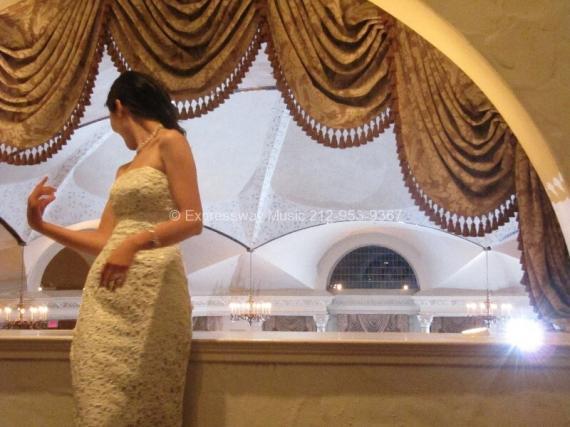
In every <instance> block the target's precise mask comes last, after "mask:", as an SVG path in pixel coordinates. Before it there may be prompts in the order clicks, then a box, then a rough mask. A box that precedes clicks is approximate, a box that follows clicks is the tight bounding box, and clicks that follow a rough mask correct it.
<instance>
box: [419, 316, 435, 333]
mask: <svg viewBox="0 0 570 427" xmlns="http://www.w3.org/2000/svg"><path fill="white" fill-rule="evenodd" d="M417 318H418V321H419V322H420V328H421V331H422V332H424V333H426V334H429V333H430V331H429V329H430V327H431V322H432V321H433V316H432V315H431V314H418V315H417Z"/></svg>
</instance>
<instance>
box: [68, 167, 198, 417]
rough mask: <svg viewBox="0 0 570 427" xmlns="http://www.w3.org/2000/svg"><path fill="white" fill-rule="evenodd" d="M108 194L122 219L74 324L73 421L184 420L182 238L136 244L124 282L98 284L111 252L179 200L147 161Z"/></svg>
mask: <svg viewBox="0 0 570 427" xmlns="http://www.w3.org/2000/svg"><path fill="white" fill-rule="evenodd" d="M110 200H111V203H112V206H113V212H114V215H115V217H116V218H117V223H116V226H115V228H114V230H113V233H112V235H111V237H110V239H109V241H108V242H107V244H106V245H105V247H104V249H103V250H102V251H101V252H100V253H99V255H98V256H97V258H96V259H95V261H94V262H93V264H92V266H91V269H90V271H89V274H88V276H87V280H86V282H85V287H84V290H83V296H82V300H81V306H80V309H79V316H78V319H77V325H76V327H75V329H74V331H73V340H72V344H71V353H70V362H71V377H72V386H73V394H74V404H75V408H74V409H75V414H74V416H75V422H76V424H77V426H80V427H111V426H113V427H121V426H137V427H138V426H153V427H156V426H165V427H175V426H180V425H181V424H182V399H183V394H184V386H185V380H186V369H187V365H188V358H189V353H190V343H191V337H192V329H191V328H192V323H191V311H192V307H191V301H190V294H189V291H188V283H187V280H186V274H185V269H184V265H183V263H182V257H181V254H180V247H179V245H177V244H176V245H172V246H167V247H162V248H156V249H148V250H141V251H139V252H137V254H136V256H135V259H134V262H133V264H132V265H131V266H130V268H129V271H128V273H127V277H126V280H125V282H124V284H123V286H121V287H119V288H117V289H116V290H115V291H109V290H108V289H106V288H103V287H99V278H100V273H101V270H102V268H103V265H104V264H105V261H106V259H107V257H108V255H109V254H110V252H111V251H112V250H113V249H114V248H115V247H116V246H117V245H118V244H119V243H120V242H121V241H122V240H123V239H124V238H125V237H127V236H128V235H130V234H133V233H136V232H138V231H140V230H143V229H146V228H150V227H151V226H152V225H153V224H156V223H159V222H162V221H166V220H168V219H169V212H170V210H171V209H175V203H174V202H173V200H172V198H171V195H170V191H169V188H168V180H167V177H166V175H165V174H164V173H163V172H162V171H159V170H158V169H154V168H152V167H149V166H146V167H142V168H140V167H139V168H136V169H132V170H129V171H127V172H125V173H123V174H122V175H121V176H119V178H117V180H116V181H115V182H114V183H113V186H112V187H111V192H110Z"/></svg>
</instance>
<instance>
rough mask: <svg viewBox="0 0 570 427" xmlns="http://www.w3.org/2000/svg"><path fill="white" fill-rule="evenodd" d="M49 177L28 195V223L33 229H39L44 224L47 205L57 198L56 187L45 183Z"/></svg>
mask: <svg viewBox="0 0 570 427" xmlns="http://www.w3.org/2000/svg"><path fill="white" fill-rule="evenodd" d="M47 179H48V177H47V176H46V177H45V178H44V179H42V180H41V181H40V182H39V183H38V184H37V185H36V186H35V188H34V189H33V190H32V192H31V193H30V196H29V197H28V210H27V216H28V224H29V225H30V228H31V229H32V230H36V231H39V230H41V228H42V225H43V222H44V221H43V218H42V216H43V214H44V210H45V208H46V206H47V205H49V204H50V203H51V202H53V201H54V200H55V194H54V193H55V188H54V187H51V186H49V185H44V184H45V183H46V181H47Z"/></svg>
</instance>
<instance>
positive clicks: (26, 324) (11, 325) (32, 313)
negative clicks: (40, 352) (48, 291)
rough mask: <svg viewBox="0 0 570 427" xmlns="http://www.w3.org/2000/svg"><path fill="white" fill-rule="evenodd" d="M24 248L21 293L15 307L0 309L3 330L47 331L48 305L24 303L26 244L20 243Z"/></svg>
mask: <svg viewBox="0 0 570 427" xmlns="http://www.w3.org/2000/svg"><path fill="white" fill-rule="evenodd" d="M18 244H19V245H20V246H22V263H21V271H20V292H19V298H18V304H16V306H15V307H10V306H5V307H3V308H1V309H0V316H3V322H2V328H3V329H47V327H48V308H47V306H46V305H39V306H34V305H32V306H28V307H26V304H25V303H24V289H25V287H26V279H25V278H26V272H25V267H24V249H23V246H25V243H24V242H19V243H18Z"/></svg>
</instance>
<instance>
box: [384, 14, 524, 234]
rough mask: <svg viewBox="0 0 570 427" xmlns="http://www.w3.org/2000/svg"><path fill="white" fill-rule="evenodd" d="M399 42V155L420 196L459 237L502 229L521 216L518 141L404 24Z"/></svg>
mask: <svg viewBox="0 0 570 427" xmlns="http://www.w3.org/2000/svg"><path fill="white" fill-rule="evenodd" d="M393 36H394V43H395V45H394V46H393V49H394V61H395V64H394V65H395V92H396V93H397V97H396V96H395V98H397V99H395V102H394V110H395V113H396V120H397V124H396V126H397V129H396V134H397V137H398V153H399V156H400V161H401V166H402V173H403V174H404V177H405V180H406V184H407V186H408V188H409V189H410V192H411V193H412V196H413V197H414V199H415V201H416V203H417V204H418V205H419V207H420V208H421V209H422V210H423V211H425V212H426V213H427V214H428V216H430V218H431V219H432V220H434V221H435V222H436V223H437V224H438V225H440V226H442V228H445V229H448V230H450V231H452V232H454V233H456V234H463V235H471V236H476V235H482V234H483V233H484V231H491V230H492V229H495V228H497V226H499V225H501V224H502V223H504V222H505V221H506V220H507V219H508V218H509V217H510V216H513V215H514V212H515V207H514V203H513V201H514V198H513V197H512V195H513V193H514V183H513V159H514V147H515V145H516V141H515V138H514V136H513V135H512V133H511V131H510V129H509V127H508V126H507V124H506V123H505V121H504V120H503V119H502V117H501V116H500V115H499V113H498V112H497V111H496V110H495V108H494V107H493V105H492V104H491V103H490V101H489V100H488V99H487V97H486V96H485V95H484V94H483V93H482V92H481V91H480V90H479V89H478V88H477V86H475V84H474V83H473V82H472V81H471V79H469V77H467V76H466V75H465V74H464V73H463V72H462V71H461V70H460V69H459V68H458V67H457V66H456V65H455V64H453V63H452V62H451V61H450V60H449V59H447V57H445V56H444V55H443V54H441V53H440V52H439V51H437V50H436V49H435V48H433V47H432V46H431V45H430V44H428V42H426V41H425V40H424V39H422V38H421V37H420V36H419V35H417V34H416V33H415V32H413V31H411V30H409V29H408V28H407V27H405V26H404V25H403V24H400V23H398V24H396V26H395V28H394V33H393ZM394 95H396V94H394ZM485 229H486V230H485Z"/></svg>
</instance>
